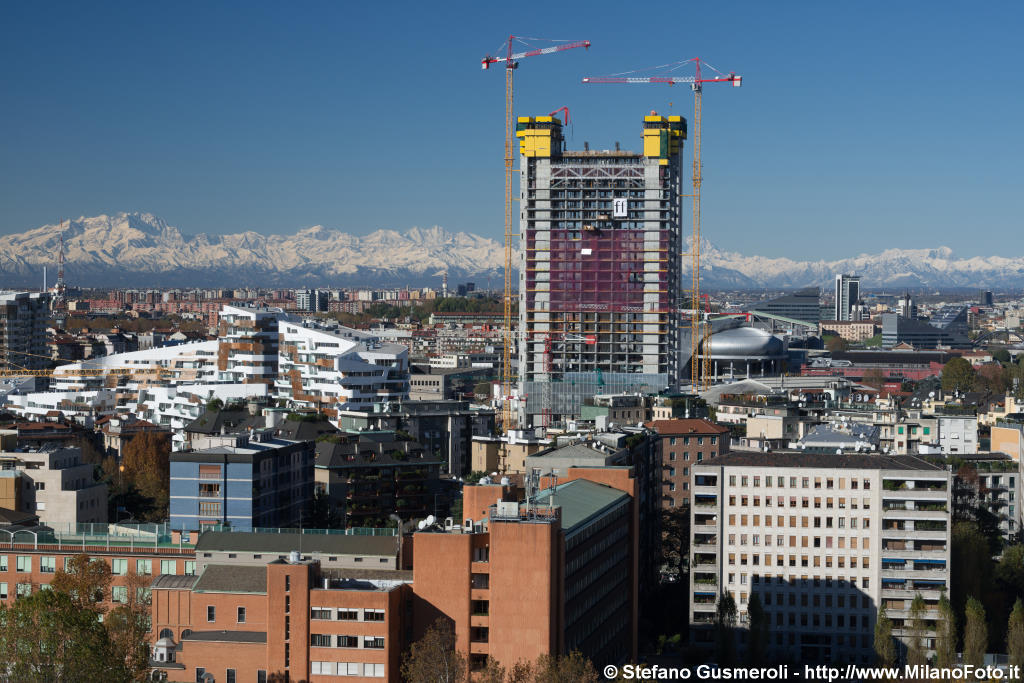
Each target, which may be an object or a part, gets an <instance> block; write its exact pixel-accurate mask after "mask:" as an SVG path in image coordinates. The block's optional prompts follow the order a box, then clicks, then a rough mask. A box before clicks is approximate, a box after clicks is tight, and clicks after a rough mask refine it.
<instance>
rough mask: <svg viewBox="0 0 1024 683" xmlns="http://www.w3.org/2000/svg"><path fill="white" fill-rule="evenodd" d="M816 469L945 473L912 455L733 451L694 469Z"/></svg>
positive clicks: (938, 467) (940, 468) (942, 469)
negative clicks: (723, 467)
mask: <svg viewBox="0 0 1024 683" xmlns="http://www.w3.org/2000/svg"><path fill="white" fill-rule="evenodd" d="M702 465H707V466H711V467H718V466H725V467H817V468H825V469H828V468H834V469H859V470H924V471H938V472H944V471H945V469H944V468H942V467H940V466H937V465H933V464H932V463H930V462H927V461H925V460H922V459H921V458H918V457H915V456H913V455H868V454H865V453H843V454H842V455H840V454H838V453H805V452H803V451H771V452H768V453H762V452H753V451H750V452H747V451H733V452H731V453H726V454H725V455H720V456H718V457H717V458H714V459H713V460H711V461H707V462H703V463H699V464H698V465H695V467H699V466H702Z"/></svg>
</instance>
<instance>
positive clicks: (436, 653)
mask: <svg viewBox="0 0 1024 683" xmlns="http://www.w3.org/2000/svg"><path fill="white" fill-rule="evenodd" d="M467 673H468V669H467V665H466V657H465V656H464V655H463V654H462V653H461V652H459V651H458V650H457V649H456V648H455V631H454V630H453V629H452V624H451V621H449V620H448V619H445V618H443V617H442V618H439V619H438V620H437V621H435V622H434V623H433V624H432V625H431V626H430V627H429V628H428V629H427V631H426V633H424V634H423V637H422V638H420V639H419V640H417V641H416V642H415V643H413V644H412V645H411V646H409V651H408V652H406V653H405V656H404V657H403V661H402V677H403V678H404V679H405V680H406V681H407V682H408V683H464V682H465V680H466V675H467Z"/></svg>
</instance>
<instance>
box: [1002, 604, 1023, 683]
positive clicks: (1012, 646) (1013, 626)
mask: <svg viewBox="0 0 1024 683" xmlns="http://www.w3.org/2000/svg"><path fill="white" fill-rule="evenodd" d="M1006 652H1007V654H1009V655H1010V666H1016V667H1018V668H1017V670H1018V671H1020V667H1021V666H1024V602H1021V599H1020V598H1017V602H1015V603H1013V611H1012V612H1010V621H1009V623H1008V624H1007V627H1006Z"/></svg>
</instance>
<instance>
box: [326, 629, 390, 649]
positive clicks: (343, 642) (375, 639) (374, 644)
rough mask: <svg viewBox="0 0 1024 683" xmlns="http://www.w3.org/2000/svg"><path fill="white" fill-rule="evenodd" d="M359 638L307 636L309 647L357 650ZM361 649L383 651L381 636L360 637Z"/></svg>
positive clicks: (327, 635) (328, 635) (329, 635)
mask: <svg viewBox="0 0 1024 683" xmlns="http://www.w3.org/2000/svg"><path fill="white" fill-rule="evenodd" d="M359 639H360V636H332V635H331V634H329V633H311V634H309V644H310V646H311V647H332V643H336V645H334V646H333V647H347V648H358V647H360V644H359V642H360V641H359ZM362 648H363V649H364V650H383V649H384V638H383V637H381V636H362Z"/></svg>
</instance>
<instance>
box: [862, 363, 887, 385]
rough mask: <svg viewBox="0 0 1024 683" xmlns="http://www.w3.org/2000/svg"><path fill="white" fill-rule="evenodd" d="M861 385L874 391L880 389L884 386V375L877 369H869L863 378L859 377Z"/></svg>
mask: <svg viewBox="0 0 1024 683" xmlns="http://www.w3.org/2000/svg"><path fill="white" fill-rule="evenodd" d="M860 381H861V384H866V385H868V386H869V387H874V388H875V389H881V388H882V385H884V384H885V375H883V374H882V371H881V370H879V369H878V368H871V369H870V370H867V371H865V372H864V376H863V377H861V380H860Z"/></svg>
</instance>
